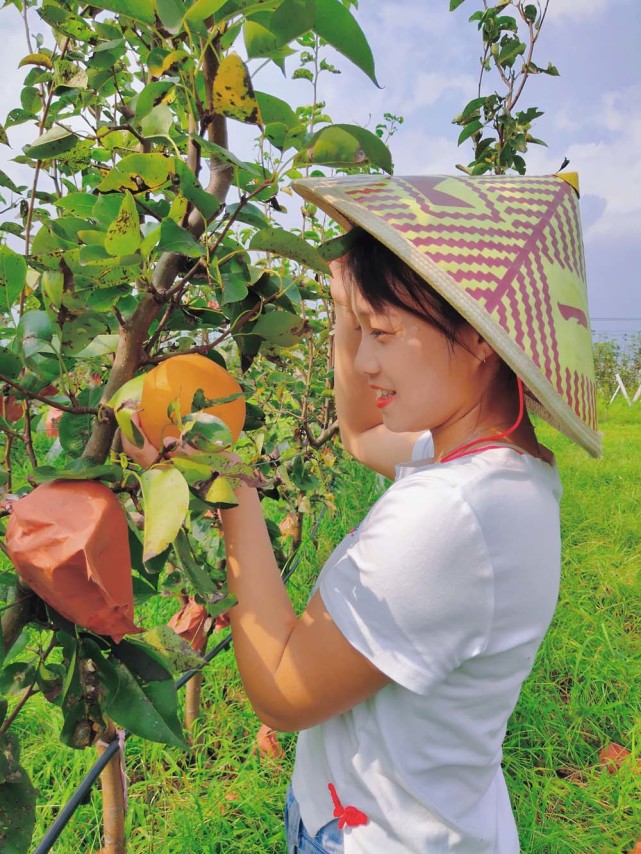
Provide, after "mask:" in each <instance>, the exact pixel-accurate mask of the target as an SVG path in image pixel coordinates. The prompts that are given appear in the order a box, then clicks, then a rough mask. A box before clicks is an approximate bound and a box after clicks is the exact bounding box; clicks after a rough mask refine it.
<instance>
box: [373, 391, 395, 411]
mask: <svg viewBox="0 0 641 854" xmlns="http://www.w3.org/2000/svg"><path fill="white" fill-rule="evenodd" d="M395 397H396V392H395V391H384V390H383V389H376V406H377V407H378V408H379V409H384V408H385V407H386V406H389V404H390V403H391V402H392V400H394V398H395Z"/></svg>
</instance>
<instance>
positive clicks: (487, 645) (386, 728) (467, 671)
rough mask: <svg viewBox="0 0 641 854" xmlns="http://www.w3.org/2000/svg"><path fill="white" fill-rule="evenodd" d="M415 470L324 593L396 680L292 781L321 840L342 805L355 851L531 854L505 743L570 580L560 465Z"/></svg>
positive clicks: (496, 457)
mask: <svg viewBox="0 0 641 854" xmlns="http://www.w3.org/2000/svg"><path fill="white" fill-rule="evenodd" d="M432 454H433V444H432V440H431V436H430V435H429V434H426V435H425V436H423V437H421V438H420V439H419V440H418V442H417V443H416V445H415V448H414V453H413V461H412V462H411V463H407V464H403V465H401V466H398V467H397V473H396V480H395V482H394V483H393V484H392V485H391V486H390V488H389V489H388V490H387V491H386V492H385V493H384V495H383V496H382V497H381V498H380V499H379V500H378V501H377V502H376V504H375V505H374V506H373V507H372V508H371V510H370V511H369V513H368V514H367V516H366V517H365V519H364V520H363V522H362V523H361V524H360V525H359V526H358V528H357V529H355V530H354V531H352V532H351V533H350V534H348V535H347V537H346V538H345V539H344V540H343V542H342V543H341V544H340V545H339V546H338V548H337V549H336V550H335V551H334V552H333V554H332V555H331V556H330V558H329V560H328V561H327V563H326V565H325V566H324V567H323V570H322V572H321V574H320V576H319V579H318V582H317V588H318V589H319V590H320V594H321V597H322V599H323V602H324V604H325V607H326V608H327V611H328V612H329V613H330V615H331V616H332V619H333V620H334V622H335V623H336V625H337V626H338V628H339V629H340V631H341V632H342V633H343V634H344V635H345V637H346V638H347V640H348V641H349V642H350V643H351V644H352V645H353V646H354V647H355V648H356V649H357V650H359V651H360V652H361V653H362V654H363V655H364V656H365V657H366V658H367V659H369V660H370V661H371V662H373V664H375V665H376V667H377V668H379V670H381V671H382V672H383V673H385V674H386V675H387V676H389V678H390V679H391V680H392V681H391V682H390V683H389V684H388V685H386V686H385V687H384V688H382V689H381V690H380V691H378V692H377V693H376V694H374V695H373V696H372V697H370V698H369V699H367V700H366V701H365V702H363V703H360V704H359V705H357V706H355V707H354V708H353V709H351V710H350V711H349V712H347V713H345V714H343V715H339V716H337V717H335V718H332V719H330V720H328V721H326V722H325V723H323V724H321V725H319V726H315V727H312V728H310V729H308V730H305V731H303V732H301V733H300V735H299V738H298V747H297V752H296V763H295V767H294V775H293V780H292V785H293V790H294V794H295V796H296V798H297V800H298V801H299V804H300V810H301V817H302V819H303V822H304V824H305V826H306V828H307V830H308V831H309V832H310V833H311V834H312V835H314V834H316V833H317V831H318V830H319V828H321V827H322V826H323V825H324V824H326V823H327V822H329V821H331V820H332V818H333V804H332V800H331V797H330V793H329V791H328V788H327V785H328V783H333V784H334V786H335V787H336V791H337V794H338V797H339V799H340V801H341V803H342V804H343V806H348V805H349V806H354V807H356V808H357V809H359V810H361V811H362V812H364V813H365V814H366V815H367V817H368V822H367V824H365V825H361V826H356V827H352V828H347V827H346V828H345V836H344V848H345V854H379V852H380V854H414V852H415V854H441V852H450V851H454V852H457V854H490V852H492V854H517V852H518V851H519V842H518V837H517V832H516V826H515V823H514V818H513V815H512V810H511V806H510V802H509V797H508V793H507V789H506V786H505V781H504V779H503V773H502V770H501V765H500V763H501V756H502V753H501V745H502V742H503V738H504V736H505V730H506V726H507V721H508V718H509V716H510V714H511V713H512V711H513V709H514V706H515V704H516V701H517V698H518V694H519V690H520V687H521V684H522V682H523V680H524V679H525V678H526V676H527V675H528V673H529V672H530V670H531V668H532V664H533V661H534V656H535V654H536V651H537V649H538V647H539V645H540V643H541V640H542V638H543V636H544V634H545V632H546V630H547V628H548V626H549V624H550V621H551V619H552V615H553V613H554V609H555V606H556V601H557V596H558V588H559V575H560V554H561V546H560V524H559V499H560V496H561V485H560V482H559V478H558V473H557V470H556V467H555V466H554V465H548V464H547V463H545V462H543V461H542V460H538V459H535V458H533V457H531V456H529V455H527V454H518V453H517V452H515V451H514V450H512V449H510V448H509V447H504V448H498V449H490V450H485V451H483V453H479V454H475V455H470V456H466V457H462V458H460V459H457V460H452V461H450V462H448V463H444V464H442V463H433V462H432V459H431V456H432Z"/></svg>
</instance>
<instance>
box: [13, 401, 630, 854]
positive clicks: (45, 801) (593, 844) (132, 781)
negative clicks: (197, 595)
mask: <svg viewBox="0 0 641 854" xmlns="http://www.w3.org/2000/svg"><path fill="white" fill-rule="evenodd" d="M601 427H602V430H603V432H604V458H603V459H602V460H599V461H595V460H591V459H590V458H589V457H588V456H587V455H586V454H585V452H583V451H581V450H580V449H578V448H575V447H574V446H573V445H572V443H570V442H569V441H566V440H565V439H564V438H563V437H561V436H559V435H558V434H556V433H555V432H554V431H553V430H551V429H549V428H548V427H547V426H546V425H541V427H540V430H539V433H540V437H541V439H542V441H543V442H544V443H546V444H547V445H548V446H550V447H552V449H553V450H554V451H555V453H556V454H557V458H558V463H559V468H560V470H561V476H562V480H563V484H564V497H563V503H562V518H563V531H564V560H563V581H562V590H561V599H560V603H559V607H558V610H557V613H556V616H555V619H554V622H553V625H552V627H551V629H550V632H549V634H548V636H547V638H546V640H545V643H544V645H543V647H542V649H541V651H540V654H539V656H538V659H537V662H536V665H535V669H534V672H533V674H532V676H531V678H530V679H529V680H528V681H527V683H526V685H525V686H524V689H523V692H522V695H521V699H520V702H519V705H518V707H517V709H516V711H515V713H514V715H513V717H512V720H511V723H510V728H509V732H508V736H507V740H506V744H505V758H504V766H505V772H506V777H507V781H508V786H509V789H510V794H511V797H512V801H513V804H514V808H515V812H516V817H517V822H518V825H519V832H520V835H521V843H522V850H523V851H524V852H534V854H571V852H585V854H587V852H590V854H624V853H625V852H628V851H630V850H631V849H632V848H633V847H634V844H635V842H636V841H637V840H638V839H641V773H638V772H637V773H635V760H639V761H641V748H640V747H639V745H640V743H641V714H640V713H641V551H640V549H639V542H640V539H641V522H640V521H639V507H641V485H640V484H639V472H640V471H641V460H640V459H639V455H641V404H636V405H635V406H634V407H632V408H628V407H627V405H626V404H625V403H622V404H621V405H617V402H615V404H613V405H612V407H611V408H610V410H609V412H608V413H607V414H605V417H603V419H602V423H601ZM349 484H350V486H349V489H350V492H349V494H345V493H341V494H340V495H339V496H338V501H337V503H338V505H339V507H340V509H339V510H338V511H337V512H336V513H335V514H334V515H332V516H330V515H329V514H328V515H327V516H326V517H325V519H324V521H323V524H322V526H321V528H320V530H319V533H318V540H317V542H316V543H309V542H308V543H306V544H305V545H304V559H303V561H302V562H301V565H300V566H299V569H298V570H297V572H296V574H295V576H294V577H293V579H292V581H291V582H290V589H291V593H292V598H293V599H294V602H295V604H296V607H298V608H302V607H304V603H305V600H306V597H307V595H308V591H309V588H310V585H311V583H312V581H313V579H314V577H315V573H316V570H317V569H318V568H319V567H320V565H322V561H323V559H324V558H325V557H326V556H327V554H328V552H329V551H330V550H331V548H332V547H333V545H334V544H335V543H336V542H337V541H338V540H339V539H340V537H341V536H342V535H343V534H344V533H345V532H346V531H347V530H349V528H350V527H352V526H353V524H354V523H355V521H357V520H358V519H359V518H361V517H362V515H363V513H364V512H365V511H366V509H367V507H368V506H369V505H370V504H371V502H372V501H373V500H374V498H375V496H376V494H377V493H378V491H379V489H380V486H379V484H378V483H377V480H376V478H375V477H373V476H370V475H369V474H365V473H363V472H362V471H361V470H360V469H359V471H358V473H357V474H356V476H354V477H352V478H351V479H350V481H349ZM274 513H276V514H277V508H274ZM167 607H168V609H169V612H171V603H167ZM161 616H162V617H163V618H164V617H168V616H169V613H167V614H163V615H161ZM204 705H205V712H204V716H203V722H202V727H201V730H200V736H201V741H202V744H203V747H200V748H198V749H197V750H194V751H193V753H192V754H190V755H184V754H181V753H180V752H178V751H175V750H171V749H165V748H163V747H162V746H160V745H155V744H150V743H145V742H142V741H141V740H140V739H138V738H131V739H130V740H129V741H128V743H127V765H128V776H129V796H130V800H129V811H128V815H127V827H128V840H129V850H130V851H132V852H140V854H142V852H148V851H150V850H159V851H162V852H163V854H183V852H184V854H187V852H211V853H212V854H214V852H226V854H258V852H261V854H282V852H283V851H284V837H283V831H282V818H281V813H282V802H283V796H284V791H285V788H286V785H287V781H288V777H289V773H290V770H291V764H292V761H293V751H294V743H295V737H294V736H291V735H283V736H281V743H282V745H283V747H284V749H285V756H284V758H283V759H280V760H278V759H269V758H267V759H266V758H261V757H259V756H258V755H257V754H256V752H255V750H254V737H255V733H256V731H257V729H258V727H259V722H258V720H257V718H256V717H255V716H254V714H253V713H252V711H251V709H250V707H249V705H248V703H247V701H246V699H245V697H244V694H243V691H242V687H241V685H240V681H239V679H238V675H237V672H236V669H235V666H234V660H233V654H232V653H231V652H225V653H222V654H221V655H220V656H219V657H218V658H217V659H216V660H215V662H214V663H213V664H212V666H211V667H210V668H209V669H208V671H207V676H206V682H205V689H204ZM16 725H17V726H16V728H17V730H18V731H19V732H20V734H21V736H22V740H23V761H24V763H25V765H26V766H27V767H28V768H29V770H30V772H31V773H32V775H33V778H34V781H35V784H36V786H37V787H38V788H39V790H40V799H39V806H38V825H37V829H36V832H35V834H34V841H35V842H37V841H39V839H40V838H41V836H42V834H43V833H44V831H45V830H46V828H47V827H48V826H49V825H50V823H51V822H52V820H53V818H54V817H55V815H56V813H57V812H58V810H59V808H60V807H61V805H62V804H64V802H65V801H66V799H67V798H68V797H69V795H70V794H71V792H72V791H73V789H74V788H75V786H76V785H77V783H78V782H79V780H80V779H81V778H82V776H83V775H84V773H85V772H86V770H87V769H88V768H89V766H90V765H91V764H92V762H93V760H94V758H95V757H94V753H93V751H91V750H87V751H83V752H74V751H71V750H68V749H66V748H64V747H62V746H61V745H60V744H59V742H58V729H59V719H58V718H57V715H56V710H55V709H53V708H52V707H51V706H50V705H44V704H43V705H41V704H40V703H38V702H30V703H28V704H27V707H26V708H25V710H24V712H23V713H22V714H21V715H20V717H19V718H18V720H17V721H16ZM610 741H616V742H618V743H620V744H623V745H625V746H626V747H627V748H629V749H630V750H632V751H633V754H634V756H633V759H632V761H630V760H628V761H627V762H626V763H624V766H623V767H622V768H621V769H620V770H619V771H618V772H617V773H615V774H612V773H608V772H607V771H606V770H605V769H604V768H602V767H601V766H600V764H599V760H598V754H599V750H600V749H601V747H603V746H604V745H605V744H607V743H608V742H610ZM100 809H101V803H100V794H99V791H98V789H97V788H96V789H95V791H94V792H93V793H92V795H91V797H90V801H89V803H87V804H86V805H83V806H81V807H80V808H79V810H78V811H77V813H76V815H75V816H74V818H73V819H72V821H71V823H70V824H69V826H68V828H67V829H66V830H65V831H64V833H63V835H62V836H61V838H60V840H59V842H58V843H57V844H56V845H55V847H54V851H56V852H60V854H63V852H65V853H66V852H70V854H71V852H74V854H75V852H78V851H83V852H84V851H94V850H97V849H99V848H100Z"/></svg>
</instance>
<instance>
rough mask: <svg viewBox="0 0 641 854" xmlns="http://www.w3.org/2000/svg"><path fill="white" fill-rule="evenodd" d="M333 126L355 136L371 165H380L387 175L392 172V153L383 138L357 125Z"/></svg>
mask: <svg viewBox="0 0 641 854" xmlns="http://www.w3.org/2000/svg"><path fill="white" fill-rule="evenodd" d="M333 127H336V128H341V130H344V131H347V133H349V134H351V135H352V136H353V137H355V139H356V140H357V141H358V144H359V145H360V147H361V148H362V150H363V153H364V154H365V156H366V157H367V159H368V160H369V162H370V163H371V164H372V165H373V166H378V167H380V168H381V169H383V170H384V171H385V172H387V173H388V174H389V175H391V174H392V172H393V171H394V164H393V163H392V155H391V153H390V150H389V148H388V147H387V146H386V145H385V143H384V142H383V140H382V139H379V137H377V136H376V134H374V133H372V132H371V131H369V130H366V129H365V128H362V127H360V126H359V125H344V124H338V125H333ZM321 133H322V131H321Z"/></svg>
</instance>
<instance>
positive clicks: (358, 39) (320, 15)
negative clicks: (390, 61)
mask: <svg viewBox="0 0 641 854" xmlns="http://www.w3.org/2000/svg"><path fill="white" fill-rule="evenodd" d="M314 31H315V32H316V33H318V35H319V36H320V37H321V38H322V39H325V41H326V42H329V44H331V46H332V47H333V48H336V50H337V51H338V52H339V53H342V54H343V56H345V57H347V59H349V60H350V62H353V63H354V65H356V66H357V67H358V68H360V69H361V71H364V72H365V74H367V76H368V77H369V78H370V80H372V82H373V83H375V84H376V86H378V81H377V80H376V72H375V69H374V57H373V56H372V50H371V48H370V46H369V43H368V41H367V38H366V37H365V34H364V33H363V31H362V30H361V28H360V26H359V24H358V23H357V21H356V19H355V18H354V17H353V16H352V15H351V14H350V12H349V11H348V10H347V9H346V7H345V6H343V4H342V3H341V2H340V0H316V20H315V21H314Z"/></svg>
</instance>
